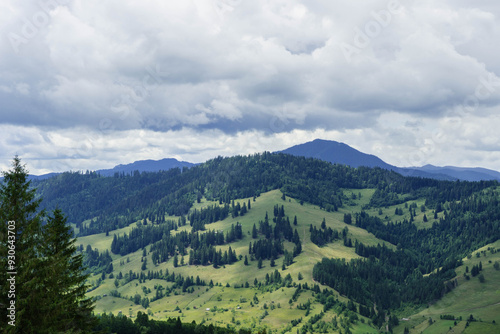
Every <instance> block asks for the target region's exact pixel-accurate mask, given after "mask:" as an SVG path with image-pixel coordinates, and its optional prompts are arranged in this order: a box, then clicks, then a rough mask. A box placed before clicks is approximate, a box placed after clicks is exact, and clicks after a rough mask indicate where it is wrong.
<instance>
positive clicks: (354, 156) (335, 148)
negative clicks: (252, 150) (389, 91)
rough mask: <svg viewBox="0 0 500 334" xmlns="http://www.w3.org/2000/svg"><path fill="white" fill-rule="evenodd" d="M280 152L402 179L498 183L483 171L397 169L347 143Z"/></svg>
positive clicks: (492, 174)
mask: <svg viewBox="0 0 500 334" xmlns="http://www.w3.org/2000/svg"><path fill="white" fill-rule="evenodd" d="M279 153H286V154H291V155H295V156H303V157H307V158H316V159H320V160H324V161H328V162H331V163H333V164H342V165H348V166H351V167H355V168H356V167H360V166H365V167H380V168H383V169H387V170H393V171H395V172H397V173H400V174H402V175H404V176H415V177H426V178H433V179H438V180H464V181H481V180H500V173H499V172H497V171H494V170H490V169H486V168H465V167H452V166H446V167H437V166H432V165H425V166H422V167H397V166H393V165H390V164H388V163H386V162H384V161H383V160H382V159H380V158H378V157H377V156H375V155H372V154H366V153H363V152H360V151H358V150H356V149H354V148H352V147H350V146H349V145H347V144H344V143H340V142H336V141H332V140H323V139H315V140H313V141H310V142H307V143H304V144H299V145H295V146H292V147H290V148H287V149H285V150H283V151H279Z"/></svg>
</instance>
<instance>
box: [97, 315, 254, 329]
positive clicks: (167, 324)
mask: <svg viewBox="0 0 500 334" xmlns="http://www.w3.org/2000/svg"><path fill="white" fill-rule="evenodd" d="M97 319H98V324H97V325H96V326H95V327H94V332H100V333H103V334H107V333H109V334H111V333H120V334H140V333H151V334H204V333H207V334H215V333H217V334H237V333H238V334H250V333H251V331H249V330H245V329H240V330H238V331H235V330H232V329H228V328H223V327H215V326H214V325H212V324H210V325H208V326H205V325H197V324H196V322H194V321H193V322H192V323H182V322H181V320H180V318H177V319H175V318H169V319H168V320H167V321H158V320H152V319H149V317H148V315H147V314H146V313H143V312H140V311H139V312H137V317H136V319H135V321H132V319H130V318H128V317H126V316H124V315H118V316H115V315H113V314H109V315H108V314H103V315H100V316H99V317H98V318H97Z"/></svg>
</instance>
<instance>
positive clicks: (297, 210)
mask: <svg viewBox="0 0 500 334" xmlns="http://www.w3.org/2000/svg"><path fill="white" fill-rule="evenodd" d="M358 193H359V191H358V190H356V194H358ZM361 193H362V197H361V199H356V200H353V201H352V205H351V206H348V207H346V208H345V209H341V210H340V211H339V212H326V211H324V210H321V209H319V208H318V207H317V206H313V205H309V204H307V203H305V204H304V205H300V203H299V202H298V201H296V200H295V199H291V198H288V197H287V199H286V200H285V201H283V200H282V199H281V192H280V191H279V190H275V191H271V192H268V193H265V194H262V195H261V196H259V197H257V198H256V201H255V202H254V201H253V200H252V199H250V200H251V205H252V209H251V210H250V211H249V212H248V213H247V214H246V215H245V216H243V217H236V218H231V217H229V218H227V219H225V220H224V221H220V222H216V223H213V224H210V225H207V226H206V228H207V229H211V230H223V231H224V232H227V231H228V230H229V229H230V227H231V224H236V222H239V223H241V224H242V226H243V234H244V238H243V240H240V241H237V242H234V243H231V244H230V245H231V247H232V248H233V249H234V250H235V251H236V253H237V255H240V254H241V255H242V256H245V255H248V244H249V242H250V241H253V239H252V238H251V236H250V233H251V230H252V227H253V224H254V223H255V224H256V225H257V226H258V222H259V221H260V220H263V219H264V216H265V214H266V212H267V213H268V215H269V217H270V219H271V218H272V217H273V207H274V205H275V204H279V205H284V207H285V213H286V215H287V216H289V217H290V220H291V222H293V217H294V216H295V215H296V216H297V218H298V225H297V226H293V224H292V227H293V228H297V230H298V231H299V235H300V238H301V241H302V244H303V252H302V254H301V255H300V256H298V257H296V258H295V263H294V264H293V265H291V266H289V267H288V268H286V270H284V271H283V270H282V268H281V264H282V260H281V258H280V259H278V260H277V261H276V267H274V268H272V267H270V261H264V267H263V268H262V269H260V270H259V269H258V268H257V261H250V264H249V265H248V266H245V265H244V264H243V261H238V262H237V263H235V264H233V265H228V266H226V267H225V268H219V269H214V268H213V267H211V266H206V267H204V266H188V265H184V266H181V267H177V268H174V267H173V264H172V261H168V262H166V263H162V264H160V265H158V266H153V265H152V264H151V263H152V262H151V256H150V254H148V268H147V269H148V270H154V271H159V270H160V269H162V270H163V271H165V270H166V269H168V270H169V271H170V272H172V271H174V272H175V273H176V274H181V275H183V276H187V275H189V276H193V277H196V276H200V278H201V279H204V280H206V281H207V283H208V282H209V281H210V280H213V281H214V283H220V284H221V286H215V287H213V288H208V287H195V288H194V289H195V292H194V293H179V294H178V295H173V294H172V295H171V296H170V297H165V298H163V299H160V300H158V301H155V302H153V303H151V304H150V307H149V309H150V313H151V312H152V315H153V317H155V318H158V319H164V318H166V317H171V316H181V317H182V318H183V320H184V321H192V320H196V321H197V322H198V323H199V322H200V321H203V320H205V321H209V322H213V323H217V324H231V325H235V326H236V325H237V323H239V324H240V325H241V326H243V327H246V328H263V326H267V327H269V328H283V326H285V325H287V324H289V323H290V321H291V320H292V319H297V318H300V317H303V318H304V315H305V312H306V311H305V310H298V309H297V308H296V305H297V304H300V303H305V302H306V301H307V299H308V298H309V299H311V300H314V298H313V296H312V294H311V292H310V291H306V292H303V293H302V294H301V296H300V297H299V299H298V301H297V303H294V304H293V305H292V307H291V308H290V306H289V304H288V301H289V300H290V298H291V296H292V295H293V293H294V291H295V289H294V288H283V289H280V290H278V291H272V292H262V291H259V290H258V289H256V288H253V287H251V288H249V289H244V288H234V285H235V284H236V285H240V284H244V283H245V282H248V283H249V284H250V285H251V286H253V281H254V279H255V278H257V279H258V280H259V281H262V280H264V279H265V276H266V274H267V273H269V274H271V273H272V272H274V270H276V269H277V270H278V271H279V272H280V273H281V275H282V277H284V276H286V275H287V274H288V273H290V275H291V276H292V278H293V280H294V282H296V283H302V284H303V283H306V282H307V283H308V284H309V285H311V284H314V283H315V282H314V281H313V280H312V268H313V266H314V264H315V263H316V262H317V261H320V260H321V259H322V258H323V257H325V256H327V257H337V258H347V259H351V258H357V257H358V255H356V254H355V252H354V249H353V248H347V247H344V246H343V243H342V241H336V242H334V243H332V244H328V245H326V246H324V247H321V248H320V247H317V246H316V245H314V244H313V243H311V242H310V238H309V225H310V224H313V225H315V226H317V227H318V228H319V226H320V224H321V221H322V220H323V218H325V219H326V224H327V226H329V227H331V228H333V229H337V230H339V231H340V230H342V229H343V228H344V227H345V226H348V225H346V224H344V223H343V214H344V213H346V212H359V211H360V210H361V206H362V205H364V204H366V203H368V201H369V199H370V197H371V195H372V194H373V190H370V189H364V190H361ZM243 201H244V202H245V203H246V202H247V201H248V199H244V200H241V201H240V202H241V204H243ZM211 204H214V203H213V202H207V201H205V200H202V202H201V203H199V204H195V207H196V208H198V209H199V208H201V207H204V206H207V205H211ZM169 218H174V219H176V217H169ZM134 226H135V224H132V225H131V226H128V227H125V228H123V229H120V230H117V231H112V232H110V234H109V236H107V237H106V235H105V234H104V233H102V234H96V235H92V236H86V237H82V238H79V239H78V242H77V243H78V244H83V245H84V246H85V247H86V245H87V244H90V245H92V247H94V248H98V249H99V250H100V251H104V250H106V249H110V246H111V241H112V239H113V235H114V234H123V233H127V232H129V231H130V230H131V229H132V228H133V227H134ZM348 228H349V236H350V237H351V238H353V240H354V239H357V240H359V241H361V242H363V243H365V244H368V245H376V244H378V243H383V241H381V240H378V239H377V238H375V237H374V236H373V235H372V234H370V233H368V232H366V231H365V230H363V229H359V228H357V227H355V226H348ZM183 229H186V230H190V227H189V226H186V227H182V228H181V229H180V230H183ZM388 246H389V247H393V246H392V245H390V244H388ZM228 247H229V245H225V246H221V247H220V248H221V249H222V250H225V249H227V248H228ZM285 247H287V248H288V249H289V250H290V251H291V250H292V249H293V244H291V243H285ZM112 257H113V267H114V272H113V274H114V275H115V277H116V275H117V274H118V273H119V272H120V271H121V272H122V274H125V273H127V272H128V271H129V270H132V271H135V272H140V266H141V264H142V262H141V257H142V250H139V251H137V252H135V253H132V254H129V255H127V256H125V257H121V256H119V255H112ZM127 258H128V259H129V262H127ZM120 262H125V264H123V265H121V264H120ZM185 262H186V263H187V262H188V257H187V256H186V257H185ZM299 272H300V273H301V274H302V275H303V277H304V278H303V280H301V281H298V274H299ZM99 277H100V276H99V275H96V276H94V277H91V279H90V282H91V283H95V282H97V280H98V278H99ZM227 283H229V284H230V286H231V287H229V288H228V287H225V285H226V284H227ZM155 284H161V285H162V286H164V287H165V286H171V285H172V283H167V282H165V281H162V280H153V281H146V282H145V283H142V284H139V283H138V281H137V280H134V281H132V282H130V283H128V284H125V285H120V286H119V287H118V288H117V289H116V290H117V291H118V292H120V293H121V294H122V296H129V297H131V296H133V295H135V294H136V293H138V294H140V295H141V296H145V294H144V292H143V286H145V287H146V288H149V289H151V291H152V293H151V294H148V295H147V296H148V297H150V298H151V296H152V295H154V294H155V290H154V286H155ZM114 289H115V285H114V279H106V280H104V282H103V283H102V284H101V285H100V286H99V287H98V288H97V289H95V290H93V291H91V292H90V293H89V296H99V297H101V299H99V300H98V301H97V303H96V312H98V313H100V312H113V313H115V314H118V313H119V311H122V313H123V314H126V315H130V314H132V315H134V314H136V313H137V311H138V310H143V311H144V309H143V308H142V306H140V305H139V306H138V305H134V304H133V303H132V302H130V301H127V300H124V299H122V298H115V297H112V296H110V292H111V291H112V290H114ZM256 293H257V296H258V299H259V300H260V303H259V304H258V305H254V306H253V307H252V306H250V301H251V300H252V299H253V296H254V294H256ZM103 295H107V296H106V297H102V296H103ZM240 298H245V299H246V300H247V301H246V302H245V303H241V302H240V300H241V299H240ZM218 299H220V301H219V300H218ZM340 299H341V300H343V301H346V299H345V298H343V297H340ZM264 304H267V305H268V306H269V308H268V309H267V311H268V313H269V315H267V316H266V317H264V318H263V319H260V318H261V316H262V315H263V314H264V311H265V310H264V309H263V305H264ZM278 304H279V305H280V307H277V305H278ZM271 305H274V307H273V309H271ZM214 306H215V307H217V308H218V309H219V311H217V312H213V311H209V312H207V311H205V309H206V308H210V309H211V310H213V308H214ZM238 306H239V307H240V309H238V308H237V307H238ZM176 307H179V309H180V311H181V313H179V310H176ZM194 307H196V309H195V308H194ZM221 309H222V310H227V311H221ZM321 310H322V305H319V304H318V305H313V309H312V310H311V313H310V315H309V316H308V318H309V317H310V316H313V315H315V314H317V313H319V312H321ZM330 313H331V312H330ZM332 316H333V314H330V315H328V314H327V315H325V318H324V319H327V320H329V319H331V317H332ZM233 317H234V319H233ZM306 320H307V318H304V320H303V323H304V322H305V321H306ZM300 327H301V325H299V326H298V328H300ZM353 330H354V331H355V332H360V333H361V332H363V333H364V332H370V327H369V326H367V325H365V324H360V325H359V328H357V327H355V328H354V329H353ZM294 331H295V328H294Z"/></svg>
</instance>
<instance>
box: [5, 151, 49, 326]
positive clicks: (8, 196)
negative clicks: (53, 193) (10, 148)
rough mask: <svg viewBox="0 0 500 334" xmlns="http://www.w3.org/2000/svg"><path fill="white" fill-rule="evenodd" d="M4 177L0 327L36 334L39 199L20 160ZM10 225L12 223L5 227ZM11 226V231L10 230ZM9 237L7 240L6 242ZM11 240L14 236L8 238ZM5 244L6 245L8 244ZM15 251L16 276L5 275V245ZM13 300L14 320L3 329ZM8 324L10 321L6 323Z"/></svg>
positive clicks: (40, 267) (38, 292)
mask: <svg viewBox="0 0 500 334" xmlns="http://www.w3.org/2000/svg"><path fill="white" fill-rule="evenodd" d="M3 174H4V183H3V184H2V185H1V186H0V219H1V224H0V226H1V227H0V228H1V230H0V264H1V268H2V269H1V270H0V279H1V282H2V283H1V284H0V293H1V296H0V298H1V299H0V304H1V308H0V309H1V311H0V312H1V320H0V321H1V323H2V327H3V328H6V329H7V332H12V333H15V332H17V331H18V330H19V329H20V328H23V329H24V330H25V331H26V333H29V332H37V329H38V328H40V327H39V322H40V319H39V318H40V313H39V312H40V311H38V310H37V309H38V306H39V305H40V303H41V301H42V300H43V291H40V288H39V286H41V285H42V277H41V276H40V275H38V274H39V271H40V270H41V269H42V268H43V266H42V263H41V260H40V259H39V257H38V253H39V251H40V250H39V245H40V244H41V242H40V232H41V220H42V218H43V214H44V213H43V212H39V211H38V206H39V204H40V201H41V200H40V199H38V200H36V199H35V190H34V189H29V188H30V181H28V171H27V170H26V168H25V166H24V165H21V160H20V159H19V158H18V157H17V156H16V157H15V158H14V161H13V163H12V169H11V170H9V171H8V172H5V173H3ZM8 222H13V223H8ZM7 224H9V230H8V231H9V232H8V231H7ZM11 226H13V229H10V227H11ZM9 236H11V237H10V238H9ZM12 236H15V240H14V238H12ZM8 241H9V242H8ZM11 241H12V243H11ZM12 244H13V245H14V246H13V247H15V255H14V256H15V258H14V260H15V267H14V268H11V269H12V270H9V271H12V272H17V275H8V274H7V272H6V270H5V268H8V267H7V259H8V258H7V255H8V253H7V251H8V249H9V248H8V245H12ZM11 276H12V277H14V278H15V287H16V293H15V299H7V298H8V293H7V291H8V288H9V285H10V284H4V282H7V279H8V278H11ZM11 300H15V307H16V313H15V319H14V322H13V324H15V327H13V326H7V325H6V326H4V325H3V324H4V322H5V321H7V320H8V319H9V318H7V310H6V308H7V305H10V301H11ZM9 320H10V319H9Z"/></svg>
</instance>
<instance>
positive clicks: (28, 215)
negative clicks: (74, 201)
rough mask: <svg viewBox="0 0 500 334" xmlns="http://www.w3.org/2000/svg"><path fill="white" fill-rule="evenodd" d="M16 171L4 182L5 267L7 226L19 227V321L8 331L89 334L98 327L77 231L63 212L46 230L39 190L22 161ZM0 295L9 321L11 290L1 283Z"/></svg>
mask: <svg viewBox="0 0 500 334" xmlns="http://www.w3.org/2000/svg"><path fill="white" fill-rule="evenodd" d="M12 167H13V168H12V169H11V170H9V171H8V172H6V173H4V177H5V178H4V183H3V184H2V185H1V186H0V220H1V221H2V223H1V224H0V252H1V253H0V262H1V266H2V268H6V267H7V265H6V263H5V260H6V259H7V256H6V255H7V247H5V246H6V244H7V240H8V239H9V238H8V235H7V233H8V232H7V224H8V222H9V221H12V222H15V229H14V230H13V231H14V233H15V268H14V269H15V271H16V272H17V275H16V276H15V278H16V296H15V305H16V318H15V327H13V326H8V327H4V326H3V325H2V327H3V328H6V329H7V331H6V332H8V333H9V332H11V333H21V332H22V333H54V332H73V331H79V330H82V331H85V330H87V329H88V328H90V327H91V326H93V324H92V320H93V318H92V317H91V311H92V308H93V306H92V302H91V300H90V299H85V291H86V289H87V287H86V286H85V284H84V282H85V280H86V276H85V275H83V274H82V269H83V266H82V263H83V258H82V255H75V253H76V246H75V245H74V242H75V241H74V239H73V236H72V233H71V228H70V227H68V226H67V225H66V219H65V218H64V216H63V215H62V213H61V211H60V210H56V211H54V215H53V217H49V219H48V222H47V224H46V225H45V226H44V227H43V228H42V224H41V222H42V219H43V218H44V217H45V212H44V211H40V210H39V209H38V207H39V205H40V202H41V199H40V198H39V199H36V194H35V191H36V190H35V189H30V181H28V171H27V170H26V168H25V166H24V165H22V164H21V160H20V159H19V158H18V157H17V156H16V157H15V158H14V160H13V163H12ZM9 231H10V230H9ZM11 233H12V232H11ZM9 240H10V239H9ZM13 271H14V270H13ZM7 278H8V277H7V272H6V271H5V270H1V271H0V279H1V281H2V282H5V281H6V279H7ZM0 291H1V297H0V298H1V299H0V304H2V307H1V311H0V312H1V313H2V314H1V317H2V322H4V321H5V320H6V319H8V318H7V314H6V309H5V307H3V305H7V302H9V303H10V301H9V300H7V285H6V284H3V283H2V284H0Z"/></svg>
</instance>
